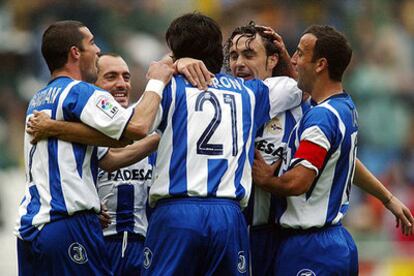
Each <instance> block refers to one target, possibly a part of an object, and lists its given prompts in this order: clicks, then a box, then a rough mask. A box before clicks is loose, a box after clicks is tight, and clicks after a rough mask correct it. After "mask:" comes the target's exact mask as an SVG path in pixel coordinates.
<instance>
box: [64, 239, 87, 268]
mask: <svg viewBox="0 0 414 276" xmlns="http://www.w3.org/2000/svg"><path fill="white" fill-rule="evenodd" d="M68 254H69V257H70V259H71V260H72V261H74V262H75V263H77V264H84V263H86V262H87V261H88V255H87V254H86V249H85V247H83V245H82V244H80V243H78V242H74V243H72V244H71V245H70V246H69V248H68Z"/></svg>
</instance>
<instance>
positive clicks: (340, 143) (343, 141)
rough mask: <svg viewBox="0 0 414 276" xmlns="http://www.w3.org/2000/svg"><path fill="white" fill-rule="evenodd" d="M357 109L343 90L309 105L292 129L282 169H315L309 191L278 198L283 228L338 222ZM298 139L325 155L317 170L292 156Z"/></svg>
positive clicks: (346, 202) (345, 195)
mask: <svg viewBox="0 0 414 276" xmlns="http://www.w3.org/2000/svg"><path fill="white" fill-rule="evenodd" d="M357 133H358V123H357V111H356V108H355V105H354V103H353V101H352V99H351V97H350V96H349V95H348V94H346V93H341V94H337V95H333V96H331V97H330V98H328V99H327V100H325V101H323V102H322V103H320V104H318V105H316V106H314V107H312V108H310V109H309V110H308V111H307V112H306V113H305V114H304V116H303V118H302V119H301V120H300V121H299V123H298V124H297V125H296V126H295V128H294V129H293V132H292V134H291V137H290V139H289V142H288V148H287V160H286V161H285V162H283V164H282V172H286V171H287V170H288V169H289V168H291V167H294V166H297V165H299V164H300V165H303V166H306V167H308V168H310V169H314V170H315V171H316V172H317V177H316V178H315V181H314V183H313V184H312V186H311V188H310V190H309V191H308V192H307V193H305V194H302V195H300V196H290V197H286V199H281V206H280V207H281V208H280V209H279V211H278V212H277V214H276V215H277V218H278V222H279V224H280V225H281V226H282V227H288V228H301V229H307V228H310V227H322V226H325V225H334V224H338V223H339V222H340V221H341V219H342V217H343V216H344V215H345V213H346V211H347V210H348V206H349V193H350V189H351V182H352V179H353V174H354V168H355V160H356V159H355V158H356V150H357V145H356V144H357ZM300 141H308V142H311V143H313V144H315V145H317V146H319V147H321V148H323V149H324V150H326V152H327V155H326V158H325V160H324V163H323V166H322V168H321V169H320V170H318V168H317V167H315V166H314V165H313V164H311V163H310V162H309V161H308V160H305V159H299V158H295V157H294V156H295V153H296V151H297V148H298V146H299V143H300Z"/></svg>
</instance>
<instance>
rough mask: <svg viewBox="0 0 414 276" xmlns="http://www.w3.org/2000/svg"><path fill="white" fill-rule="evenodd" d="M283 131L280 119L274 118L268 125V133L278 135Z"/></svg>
mask: <svg viewBox="0 0 414 276" xmlns="http://www.w3.org/2000/svg"><path fill="white" fill-rule="evenodd" d="M282 130H283V128H282V124H281V123H280V120H279V118H277V117H274V118H273V119H272V120H270V122H268V123H267V124H266V131H268V132H270V133H272V134H277V133H279V132H281V131H282Z"/></svg>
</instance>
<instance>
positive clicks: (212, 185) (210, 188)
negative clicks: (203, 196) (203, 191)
mask: <svg viewBox="0 0 414 276" xmlns="http://www.w3.org/2000/svg"><path fill="white" fill-rule="evenodd" d="M207 166H208V183H207V196H215V195H216V192H217V189H218V186H219V184H220V182H221V178H222V177H223V175H224V173H225V172H226V171H227V168H228V161H227V159H209V160H208V165H207Z"/></svg>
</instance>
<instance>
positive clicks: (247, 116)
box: [234, 93, 257, 199]
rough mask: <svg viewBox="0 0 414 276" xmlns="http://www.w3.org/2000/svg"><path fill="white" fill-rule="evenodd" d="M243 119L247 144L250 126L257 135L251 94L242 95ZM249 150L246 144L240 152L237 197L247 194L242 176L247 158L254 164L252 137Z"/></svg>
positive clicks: (236, 179)
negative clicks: (242, 183)
mask: <svg viewBox="0 0 414 276" xmlns="http://www.w3.org/2000/svg"><path fill="white" fill-rule="evenodd" d="M242 106H243V108H242V110H243V113H242V121H243V145H246V143H247V140H248V139H249V135H250V133H249V131H250V128H253V130H252V131H253V132H252V133H253V137H255V136H256V127H257V126H256V125H253V124H252V116H251V112H252V109H251V99H250V96H249V95H248V94H247V93H245V94H243V95H242ZM247 150H248V151H249V152H247V153H246V146H244V147H243V151H242V152H241V154H240V158H239V160H238V162H237V169H236V177H235V181H234V185H235V187H236V198H237V199H241V198H243V197H244V195H245V194H246V190H245V189H244V188H243V186H242V185H241V178H242V176H243V169H244V164H245V162H246V158H248V161H249V163H250V164H251V165H252V164H253V156H254V141H253V139H252V141H251V145H250V148H249V149H247ZM247 154H248V156H247V157H246V155H247Z"/></svg>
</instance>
